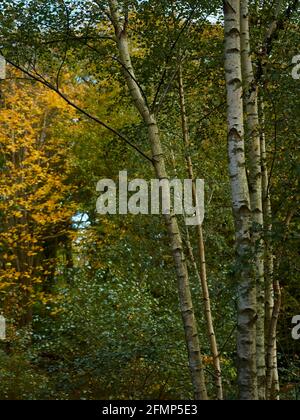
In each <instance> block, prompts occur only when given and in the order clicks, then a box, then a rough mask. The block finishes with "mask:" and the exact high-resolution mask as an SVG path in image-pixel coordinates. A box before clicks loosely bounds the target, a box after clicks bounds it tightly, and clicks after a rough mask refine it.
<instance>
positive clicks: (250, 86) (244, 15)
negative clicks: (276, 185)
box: [241, 0, 266, 400]
mask: <svg viewBox="0 0 300 420" xmlns="http://www.w3.org/2000/svg"><path fill="white" fill-rule="evenodd" d="M241 58H242V74H243V85H244V102H245V110H246V118H245V122H246V139H247V140H248V142H249V192H250V201H251V212H252V223H253V228H252V241H253V250H254V259H255V270H256V295H257V322H256V360H257V383H258V384H257V385H258V398H259V399H260V400H265V398H266V391H265V390H266V362H265V285H264V251H263V241H262V230H263V205H262V173H261V148H260V133H259V114H258V86H257V84H256V81H255V78H254V72H253V65H252V59H251V46H250V30H249V8H248V0H242V1H241Z"/></svg>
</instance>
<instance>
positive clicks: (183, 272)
mask: <svg viewBox="0 0 300 420" xmlns="http://www.w3.org/2000/svg"><path fill="white" fill-rule="evenodd" d="M109 6H110V17H111V20H112V23H113V26H114V29H115V35H116V41H117V46H118V50H119V55H120V60H121V62H122V65H123V68H124V69H125V71H124V76H125V79H126V83H127V86H128V89H129V91H130V94H131V97H132V100H133V102H134V104H135V106H136V108H137V110H138V112H139V113H140V115H141V116H142V118H143V121H144V123H145V125H146V126H147V129H148V138H149V141H150V144H151V148H152V158H153V164H154V167H155V172H156V176H157V178H158V179H159V180H162V179H168V174H167V171H166V167H165V159H164V154H163V151H162V147H161V142H160V136H159V130H158V125H157V122H156V119H155V117H154V116H153V115H152V114H151V112H150V110H149V108H148V106H147V104H146V102H145V99H144V97H143V95H142V92H141V90H140V88H139V86H138V84H137V81H136V78H135V74H134V69H133V66H132V62H131V57H130V53H129V46H128V40H127V34H126V28H125V27H124V26H123V24H122V23H121V21H120V17H119V13H118V2H117V1H116V0H110V1H109ZM164 217H165V222H166V225H167V228H168V232H169V238H170V244H171V248H172V253H173V259H174V263H175V268H176V275H177V281H178V291H179V300H180V308H181V314H182V319H183V324H184V331H185V338H186V344H187V349H188V355H189V367H190V371H191V377H192V382H193V387H194V395H195V399H197V400H207V399H208V396H207V390H206V384H205V375H204V369H203V363H202V356H201V351H200V344H199V336H198V332H197V324H196V319H195V315H194V309H193V304H192V296H191V291H190V286H189V276H188V270H187V264H186V259H185V255H184V252H183V245H182V238H181V234H180V230H179V226H178V222H177V219H176V216H175V215H174V214H171V215H165V216H164Z"/></svg>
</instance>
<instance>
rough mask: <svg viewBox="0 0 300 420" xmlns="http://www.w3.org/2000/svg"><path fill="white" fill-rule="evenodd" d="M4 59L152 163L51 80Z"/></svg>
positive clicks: (122, 136) (117, 132) (123, 137)
mask: <svg viewBox="0 0 300 420" xmlns="http://www.w3.org/2000/svg"><path fill="white" fill-rule="evenodd" d="M0 53H1V55H2V56H4V55H3V53H2V51H1V50H0ZM6 61H7V62H8V63H9V64H10V65H12V66H13V67H15V68H16V69H18V70H20V71H21V72H23V73H25V74H26V75H27V76H28V77H30V78H31V79H34V80H36V81H37V82H39V83H41V84H42V85H44V86H46V87H47V88H49V89H51V90H53V91H54V92H56V93H57V94H58V95H59V96H60V97H61V98H62V99H63V100H64V101H65V102H66V103H67V104H68V105H70V106H71V107H73V108H74V109H76V110H77V111H78V112H80V113H81V114H83V115H85V116H86V117H88V118H89V119H90V120H92V121H94V122H96V123H97V124H99V125H101V126H102V127H104V128H106V129H107V130H108V131H110V132H111V133H113V134H114V135H115V136H117V137H118V138H119V139H121V140H122V141H124V142H125V143H126V144H127V145H128V146H130V147H131V148H132V149H134V150H135V151H137V152H138V153H139V154H140V155H141V156H143V157H144V158H145V159H147V160H148V161H149V162H151V163H152V164H153V160H152V159H151V158H150V157H149V156H147V155H146V154H145V153H144V152H143V151H142V150H141V149H139V148H138V147H137V146H136V145H135V144H133V143H131V141H129V140H128V139H127V138H126V137H125V136H124V135H123V134H122V133H120V132H119V131H117V130H115V129H114V128H112V127H110V126H109V125H108V124H106V123H104V122H103V121H101V120H100V119H99V118H97V117H95V116H94V115H92V114H90V113H89V112H88V111H86V110H84V109H83V108H81V107H80V106H79V105H77V104H75V103H74V102H72V101H71V100H70V99H69V98H68V97H67V96H66V95H65V94H64V93H63V92H61V90H59V89H58V88H57V87H55V86H54V85H53V84H52V83H51V82H49V81H48V80H46V79H45V78H44V77H43V76H41V75H40V74H38V73H37V72H36V71H35V73H36V75H34V74H32V73H30V71H28V70H26V69H24V68H22V67H21V66H19V65H18V64H16V63H14V62H12V61H11V60H10V59H7V58H6Z"/></svg>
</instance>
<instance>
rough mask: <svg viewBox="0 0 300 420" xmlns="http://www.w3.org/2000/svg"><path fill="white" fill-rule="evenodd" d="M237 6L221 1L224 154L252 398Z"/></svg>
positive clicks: (245, 371)
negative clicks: (226, 138) (226, 143)
mask: <svg viewBox="0 0 300 420" xmlns="http://www.w3.org/2000/svg"><path fill="white" fill-rule="evenodd" d="M240 10H241V9H240V2H239V1H237V0H230V1H225V2H224V16H225V74H226V89H227V116H228V120H227V123H228V156H229V172H230V180H231V189H232V206H233V216H234V220H235V231H236V251H237V270H238V275H237V281H238V286H237V287H238V337H237V358H238V384H239V392H240V399H242V400H253V399H256V398H257V397H258V394H257V372H256V319H257V312H256V281H255V275H254V273H253V269H252V267H251V261H250V258H251V253H252V243H251V234H250V230H251V216H252V215H251V200H250V193H249V188H248V180H247V173H246V158H245V142H244V135H245V132H244V112H243V87H242V86H243V83H242V63H241V29H240V28H241V25H240Z"/></svg>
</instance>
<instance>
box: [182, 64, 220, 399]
mask: <svg viewBox="0 0 300 420" xmlns="http://www.w3.org/2000/svg"><path fill="white" fill-rule="evenodd" d="M178 82H179V98H180V110H181V122H182V133H183V140H184V145H185V159H186V164H187V170H188V175H189V178H190V179H191V180H192V181H193V191H192V192H193V201H194V205H195V203H196V201H197V196H196V186H195V183H194V181H195V178H194V170H193V162H192V158H191V156H190V153H189V147H190V136H189V127H188V120H187V112H186V104H185V94H184V86H183V77H182V68H181V66H179V77H178ZM196 229H197V245H198V254H199V266H200V273H199V271H198V269H197V264H196V263H195V264H196V270H197V274H198V276H199V280H200V286H201V289H202V296H203V302H204V316H205V320H206V327H207V333H208V337H209V342H210V349H211V353H212V356H213V363H214V370H215V382H216V388H217V398H218V400H223V386H222V373H221V363H220V356H219V351H218V345H217V340H216V335H215V329H214V324H213V318H212V312H211V301H210V295H209V289H208V283H207V272H206V261H205V245H204V240H203V229H202V225H197V226H196Z"/></svg>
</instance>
